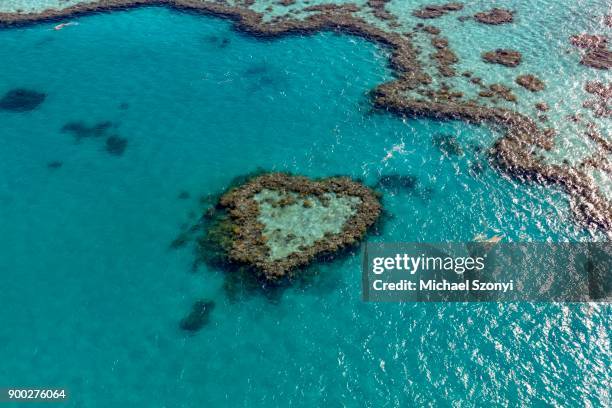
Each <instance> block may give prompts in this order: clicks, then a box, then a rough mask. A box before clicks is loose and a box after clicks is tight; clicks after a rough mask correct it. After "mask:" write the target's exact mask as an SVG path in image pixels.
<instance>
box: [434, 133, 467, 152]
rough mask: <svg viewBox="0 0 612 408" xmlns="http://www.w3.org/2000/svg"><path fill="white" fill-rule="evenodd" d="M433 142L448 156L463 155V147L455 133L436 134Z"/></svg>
mask: <svg viewBox="0 0 612 408" xmlns="http://www.w3.org/2000/svg"><path fill="white" fill-rule="evenodd" d="M432 143H433V145H434V146H436V147H437V148H438V149H439V150H440V151H441V152H442V153H444V155H446V156H462V155H463V149H462V148H461V145H460V144H459V141H458V140H457V138H456V137H455V136H453V135H435V136H434V137H433V139H432Z"/></svg>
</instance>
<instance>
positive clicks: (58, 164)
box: [47, 160, 64, 170]
mask: <svg viewBox="0 0 612 408" xmlns="http://www.w3.org/2000/svg"><path fill="white" fill-rule="evenodd" d="M63 165H64V163H62V162H61V161H57V160H55V161H52V162H49V163H47V168H48V169H49V170H57V169H59V168H60V167H62V166H63Z"/></svg>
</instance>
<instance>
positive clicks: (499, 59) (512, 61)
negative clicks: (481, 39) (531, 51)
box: [482, 48, 522, 67]
mask: <svg viewBox="0 0 612 408" xmlns="http://www.w3.org/2000/svg"><path fill="white" fill-rule="evenodd" d="M482 59H483V60H485V61H486V62H489V63H491V64H500V65H505V66H507V67H517V66H518V65H519V64H520V63H521V59H522V56H521V53H520V52H518V51H516V50H510V49H503V48H498V49H496V50H494V51H487V52H485V53H483V54H482Z"/></svg>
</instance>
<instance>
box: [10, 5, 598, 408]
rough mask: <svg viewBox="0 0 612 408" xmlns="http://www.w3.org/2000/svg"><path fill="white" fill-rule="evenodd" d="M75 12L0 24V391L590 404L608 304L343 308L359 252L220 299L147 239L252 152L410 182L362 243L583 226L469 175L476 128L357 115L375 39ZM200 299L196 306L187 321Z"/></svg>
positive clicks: (89, 400) (151, 402)
mask: <svg viewBox="0 0 612 408" xmlns="http://www.w3.org/2000/svg"><path fill="white" fill-rule="evenodd" d="M78 22H79V23H80V24H79V25H78V26H71V27H67V28H65V29H64V30H62V31H59V32H55V31H53V30H52V29H51V28H52V25H47V24H41V25H36V26H31V27H28V28H19V29H11V30H5V31H0V56H1V60H2V65H3V68H2V75H1V76H0V95H2V94H4V93H5V92H6V91H8V90H10V89H13V88H29V89H33V90H36V91H39V92H44V93H46V94H47V98H46V100H45V101H44V102H43V104H41V105H40V107H39V108H38V109H36V110H33V111H31V112H25V113H14V112H5V111H0V136H1V139H0V140H1V148H0V242H1V245H2V250H1V251H0V272H1V273H0V285H1V287H2V300H3V302H2V304H3V307H2V308H0V321H1V322H3V324H2V325H1V326H0V341H1V343H2V345H3V346H2V348H0V357H1V359H2V360H1V361H2V370H0V386H1V387H4V386H14V385H18V386H37V387H49V386H51V387H66V388H68V390H69V392H70V394H71V397H70V400H69V401H68V402H67V403H66V404H65V406H74V407H120V406H124V407H127V406H129V407H152V406H153V407H195V406H287V405H288V404H293V405H295V406H311V405H322V406H413V405H426V404H432V405H451V403H453V401H459V400H465V401H466V402H467V403H466V404H465V405H467V406H471V405H475V404H482V403H495V404H501V403H504V402H507V403H509V404H510V405H513V404H514V403H517V402H523V403H525V402H529V401H531V402H534V403H546V404H551V405H563V406H576V405H586V404H587V402H585V401H589V402H590V403H591V404H592V405H593V406H605V405H606V404H607V403H609V399H610V396H609V391H608V389H609V384H610V369H609V367H610V340H609V329H610V309H609V307H606V306H599V305H569V306H568V305H535V304H519V305H512V304H511V305H496V304H490V305H463V304H446V305H434V304H428V305H420V304H419V305H415V304H401V305H400V304H384V305H383V304H380V305H379V304H365V303H363V302H362V301H361V288H360V284H361V275H360V257H359V256H358V254H355V255H354V256H346V257H342V258H341V259H338V260H336V261H335V262H333V263H328V264H322V265H316V266H314V267H313V268H311V269H310V270H309V272H310V274H313V275H315V276H314V278H312V279H310V280H308V281H306V282H304V283H302V284H300V285H296V286H294V287H292V288H289V289H287V290H286V291H284V292H282V293H279V294H278V296H262V295H261V294H260V293H255V294H253V295H251V296H244V297H240V299H239V300H238V301H235V300H233V298H231V297H230V296H228V294H227V293H226V291H225V290H224V289H223V282H224V272H223V271H220V270H216V269H214V268H212V267H207V266H201V267H200V268H199V269H198V270H197V271H196V272H195V273H194V272H192V263H193V260H194V254H193V251H192V249H191V248H184V249H180V250H170V249H169V244H170V242H172V240H173V239H174V238H175V237H176V235H177V234H178V233H179V232H180V231H181V230H182V228H184V226H185V225H189V224H191V223H193V221H194V217H195V216H196V215H195V214H198V213H199V212H200V211H202V210H203V208H205V206H204V205H203V204H201V203H200V202H199V197H201V196H206V195H209V194H216V193H218V192H220V191H222V190H223V189H224V188H226V187H227V186H228V184H229V183H230V182H231V180H232V179H233V178H234V177H236V176H240V175H244V174H246V173H249V172H252V171H255V170H257V169H258V168H264V169H267V170H283V171H291V172H295V173H300V174H305V175H308V176H315V177H319V176H330V175H335V174H345V175H350V176H353V177H356V178H362V179H363V180H364V181H365V182H367V183H368V184H370V185H374V184H376V182H377V180H378V177H379V176H380V175H381V174H401V175H411V176H414V177H416V179H417V180H418V183H417V184H416V187H415V188H412V189H409V188H405V189H404V188H395V187H393V186H391V187H387V188H384V189H383V193H384V199H383V201H384V204H385V207H386V209H387V212H388V216H387V217H386V222H385V223H384V226H383V229H382V232H381V235H380V236H375V237H370V239H372V240H385V241H410V240H418V241H437V240H455V241H461V240H469V239H472V237H473V236H474V235H476V234H478V233H482V232H485V233H486V234H493V233H496V234H505V235H506V237H507V238H508V239H511V240H519V239H521V240H529V239H531V240H579V239H588V238H590V236H589V235H588V234H587V233H586V232H584V231H582V230H581V229H580V228H578V227H577V226H576V225H575V224H574V223H573V222H572V221H571V218H570V216H569V210H568V204H567V199H566V197H565V196H564V195H563V194H562V193H559V192H556V191H551V190H548V189H543V188H541V187H538V186H524V185H518V184H516V183H514V182H513V181H511V180H507V179H505V178H504V177H501V176H500V175H499V174H498V173H496V172H494V171H492V170H491V169H490V168H489V167H488V165H487V164H486V161H484V160H485V156H483V154H482V153H478V152H477V151H478V149H477V148H475V147H476V146H480V147H481V148H482V147H486V146H488V145H489V144H490V143H491V142H492V141H493V140H494V139H495V138H496V137H497V136H498V135H496V134H494V133H493V132H491V131H490V130H487V129H484V128H480V127H475V126H468V125H465V124H462V123H458V122H447V123H436V122H433V121H427V120H406V121H403V120H401V119H398V118H396V117H393V116H390V115H387V114H383V113H378V112H372V111H371V108H370V105H369V103H368V97H367V92H368V91H369V90H370V89H371V88H372V87H373V86H375V85H376V84H378V83H380V82H381V81H384V80H386V79H389V78H390V77H391V72H390V71H389V70H388V69H387V67H386V56H385V51H384V50H381V49H378V48H377V47H375V46H374V45H372V44H369V43H367V42H365V41H363V40H360V39H355V38H351V37H347V36H338V35H334V34H330V33H323V34H318V35H315V36H312V37H305V38H302V37H291V38H284V39H279V40H274V41H259V40H256V39H253V38H248V37H245V36H242V35H240V34H238V33H235V32H233V31H232V30H231V28H230V25H229V23H227V22H224V21H222V20H218V19H214V18H210V17H202V16H196V15H189V14H182V13H177V12H172V11H169V10H166V9H163V8H147V9H139V10H133V11H129V12H117V13H114V14H103V15H95V16H89V17H84V18H81V19H79V20H78ZM145 22H146V23H145ZM75 121H83V122H85V124H86V125H88V126H93V125H95V124H96V123H100V122H104V121H111V122H112V123H113V127H112V129H109V130H108V132H107V133H108V134H109V135H111V134H117V135H119V136H120V137H123V138H125V139H127V147H126V149H125V152H124V153H123V154H122V155H112V154H109V153H108V152H107V151H106V150H105V139H104V137H88V138H83V139H81V140H80V141H78V142H77V141H75V138H74V137H73V135H72V134H70V133H68V132H62V131H61V129H62V127H63V126H64V125H65V124H66V123H70V122H75ZM440 133H443V134H452V135H455V136H456V138H457V142H458V143H459V145H460V146H461V150H462V154H458V155H455V154H452V153H453V152H452V151H451V152H449V151H448V150H447V152H446V153H444V152H443V151H441V149H440V148H439V147H438V146H436V145H435V144H434V143H433V139H434V136H436V135H438V134H440ZM55 161H59V162H61V163H62V166H61V167H59V168H55V169H52V168H49V167H48V164H49V163H51V162H55ZM475 163H481V164H482V169H483V170H482V171H479V170H478V166H477V165H475ZM183 191H187V192H188V193H189V195H190V198H189V199H179V198H178V197H179V195H180V194H181V192H183ZM201 298H209V299H212V300H214V301H215V302H216V307H215V309H214V311H213V313H212V315H211V322H210V324H209V325H208V326H206V327H204V328H203V329H202V330H201V331H200V332H198V333H197V334H196V335H193V336H190V335H186V334H185V333H184V332H182V331H181V330H180V329H179V327H178V323H179V321H180V319H181V318H182V317H184V316H185V315H186V314H187V313H188V312H189V310H190V309H191V305H192V304H193V302H194V301H196V300H198V299H201Z"/></svg>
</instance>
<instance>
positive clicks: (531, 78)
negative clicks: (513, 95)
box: [516, 74, 544, 92]
mask: <svg viewBox="0 0 612 408" xmlns="http://www.w3.org/2000/svg"><path fill="white" fill-rule="evenodd" d="M516 83H517V84H519V85H520V86H522V87H523V88H525V89H528V90H530V91H531V92H539V91H541V90H543V89H544V82H543V81H542V80H541V79H540V78H538V77H537V76H535V75H533V74H525V75H519V76H518V77H516Z"/></svg>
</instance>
